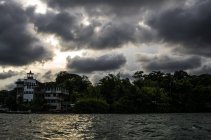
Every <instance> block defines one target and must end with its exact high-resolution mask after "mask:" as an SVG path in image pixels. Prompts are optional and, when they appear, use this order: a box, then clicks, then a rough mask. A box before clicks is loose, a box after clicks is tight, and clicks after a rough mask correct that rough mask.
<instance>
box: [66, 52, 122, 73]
mask: <svg viewBox="0 0 211 140" xmlns="http://www.w3.org/2000/svg"><path fill="white" fill-rule="evenodd" d="M67 61H68V63H67V68H68V69H70V70H73V71H76V72H84V73H88V72H93V71H108V70H116V69H119V68H121V66H123V65H124V64H125V63H126V59H125V57H124V56H123V55H121V54H118V55H103V56H100V57H96V58H81V57H75V58H70V57H68V58H67Z"/></svg>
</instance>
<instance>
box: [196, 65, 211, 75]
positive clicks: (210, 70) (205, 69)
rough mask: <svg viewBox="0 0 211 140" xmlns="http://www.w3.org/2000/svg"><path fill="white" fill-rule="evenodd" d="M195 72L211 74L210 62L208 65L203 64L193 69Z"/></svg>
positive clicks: (197, 73)
mask: <svg viewBox="0 0 211 140" xmlns="http://www.w3.org/2000/svg"><path fill="white" fill-rule="evenodd" d="M192 73H193V74H196V75H200V74H205V73H206V74H211V67H210V64H209V65H207V64H205V65H203V66H202V67H200V68H198V69H196V70H193V71H192Z"/></svg>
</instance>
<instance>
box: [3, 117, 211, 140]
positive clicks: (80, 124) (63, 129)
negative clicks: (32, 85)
mask: <svg viewBox="0 0 211 140" xmlns="http://www.w3.org/2000/svg"><path fill="white" fill-rule="evenodd" d="M24 139H26V140H32V139H38V140H39V139H44V140H45V139H46V140H48V139H55V140H62V139H73V140H77V139H99V140H102V139H111V140H118V139H143V140H145V139H167V140H170V139H175V140H177V139H179V140H180V139H184V140H186V139H197V140H198V139H202V140H204V139H211V114H140V115H116V114H106V115H83V114H82V115H81V114H80V115H60V114H56V115H55V114H0V140H24Z"/></svg>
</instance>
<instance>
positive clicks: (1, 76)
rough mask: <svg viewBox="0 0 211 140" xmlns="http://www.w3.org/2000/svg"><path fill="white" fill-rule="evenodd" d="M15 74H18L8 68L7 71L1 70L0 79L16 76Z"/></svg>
mask: <svg viewBox="0 0 211 140" xmlns="http://www.w3.org/2000/svg"><path fill="white" fill-rule="evenodd" d="M16 75H18V73H17V72H15V71H12V70H9V71H8V72H2V73H0V80H4V79H7V78H10V77H13V76H16Z"/></svg>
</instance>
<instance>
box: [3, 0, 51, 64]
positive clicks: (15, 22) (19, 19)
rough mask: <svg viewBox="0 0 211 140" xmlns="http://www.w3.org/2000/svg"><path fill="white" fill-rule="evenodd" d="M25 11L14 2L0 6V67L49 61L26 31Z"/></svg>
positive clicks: (37, 43) (42, 49)
mask: <svg viewBox="0 0 211 140" xmlns="http://www.w3.org/2000/svg"><path fill="white" fill-rule="evenodd" d="M28 23H29V22H28V17H27V14H26V11H24V10H23V9H22V7H21V6H20V5H19V4H17V3H15V2H14V1H10V0H8V1H5V3H4V4H0V65H4V66H8V65H10V66H11V65H12V66H21V65H27V64H30V63H33V62H44V61H46V60H49V59H51V56H52V53H51V52H50V51H48V50H46V49H45V48H44V47H43V46H42V43H41V42H40V40H39V39H38V38H36V37H35V36H34V35H32V34H31V33H30V32H29V31H28V29H27V26H28Z"/></svg>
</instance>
